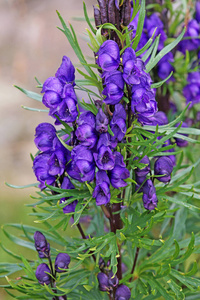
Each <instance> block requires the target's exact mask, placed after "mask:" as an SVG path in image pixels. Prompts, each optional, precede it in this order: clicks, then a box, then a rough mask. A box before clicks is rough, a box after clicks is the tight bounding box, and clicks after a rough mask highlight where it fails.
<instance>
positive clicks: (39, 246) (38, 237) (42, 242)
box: [34, 231, 50, 258]
mask: <svg viewBox="0 0 200 300" xmlns="http://www.w3.org/2000/svg"><path fill="white" fill-rule="evenodd" d="M34 240H35V249H36V250H37V251H38V254H39V257H40V258H46V257H49V254H50V245H49V243H47V240H46V238H45V236H44V235H43V234H42V233H41V232H40V231H36V232H35V233H34Z"/></svg>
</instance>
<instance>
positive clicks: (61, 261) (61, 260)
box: [55, 253, 70, 273]
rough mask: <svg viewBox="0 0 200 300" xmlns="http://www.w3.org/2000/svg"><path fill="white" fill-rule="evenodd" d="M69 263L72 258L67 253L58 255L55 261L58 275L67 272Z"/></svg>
mask: <svg viewBox="0 0 200 300" xmlns="http://www.w3.org/2000/svg"><path fill="white" fill-rule="evenodd" d="M69 263H70V256H69V255H68V254H67V253H58V255H57V256H56V260H55V271H56V272H58V273H63V272H65V271H66V270H67V269H68V266H69ZM61 269H63V270H61Z"/></svg>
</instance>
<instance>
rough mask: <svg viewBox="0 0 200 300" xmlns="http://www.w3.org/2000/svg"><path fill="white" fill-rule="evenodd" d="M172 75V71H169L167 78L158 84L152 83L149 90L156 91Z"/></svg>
mask: <svg viewBox="0 0 200 300" xmlns="http://www.w3.org/2000/svg"><path fill="white" fill-rule="evenodd" d="M172 75H173V71H171V73H170V74H169V76H167V77H166V78H165V79H164V80H162V81H159V82H156V83H153V84H152V85H151V88H152V89H157V88H159V87H160V86H161V85H163V83H165V82H166V81H167V80H168V79H169V78H170V77H171V76H172Z"/></svg>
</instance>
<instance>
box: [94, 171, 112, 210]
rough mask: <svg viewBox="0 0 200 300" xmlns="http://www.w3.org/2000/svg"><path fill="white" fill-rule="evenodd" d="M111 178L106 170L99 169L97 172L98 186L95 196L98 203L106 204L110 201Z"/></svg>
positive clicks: (95, 189)
mask: <svg viewBox="0 0 200 300" xmlns="http://www.w3.org/2000/svg"><path fill="white" fill-rule="evenodd" d="M109 187H110V180H109V178H108V175H107V174H106V172H105V171H101V170H99V171H98V172H97V173H96V187H95V188H94V192H93V195H92V196H93V197H94V198H96V204H97V205H103V204H104V205H106V204H107V203H108V202H109V201H110V188H109Z"/></svg>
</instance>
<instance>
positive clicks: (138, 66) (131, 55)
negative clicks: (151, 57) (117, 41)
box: [123, 47, 147, 85]
mask: <svg viewBox="0 0 200 300" xmlns="http://www.w3.org/2000/svg"><path fill="white" fill-rule="evenodd" d="M144 69H145V64H144V63H143V61H142V60H141V59H140V58H136V54H135V51H134V50H133V49H132V48H131V47H129V48H127V49H126V50H125V51H124V54H123V78H124V80H125V81H126V83H127V84H129V85H132V84H139V83H140V78H141V76H147V75H146V73H145V72H144Z"/></svg>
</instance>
